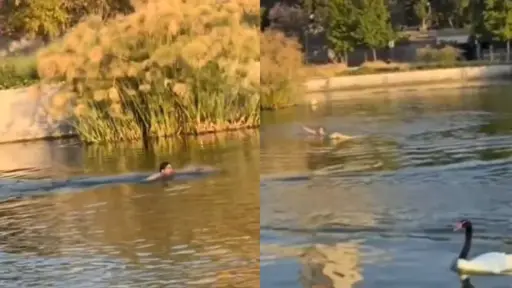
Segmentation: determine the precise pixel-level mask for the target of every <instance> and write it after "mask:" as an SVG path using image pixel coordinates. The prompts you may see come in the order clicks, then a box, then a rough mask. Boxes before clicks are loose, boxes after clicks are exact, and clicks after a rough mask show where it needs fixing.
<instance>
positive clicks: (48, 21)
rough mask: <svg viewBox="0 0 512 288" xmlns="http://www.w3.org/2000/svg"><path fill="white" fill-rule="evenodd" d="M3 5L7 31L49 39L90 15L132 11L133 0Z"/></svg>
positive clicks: (20, 0)
mask: <svg viewBox="0 0 512 288" xmlns="http://www.w3.org/2000/svg"><path fill="white" fill-rule="evenodd" d="M3 4H4V5H2V6H1V7H0V13H1V14H3V15H2V16H3V17H4V19H3V20H4V21H3V28H4V30H5V31H4V32H7V33H10V34H18V35H24V36H25V35H26V36H30V37H35V36H42V37H44V38H46V39H50V38H54V37H56V36H59V35H61V33H62V32H63V31H64V30H65V29H67V28H69V27H71V26H73V25H75V24H76V23H77V22H78V21H80V20H81V19H82V18H83V17H84V16H86V15H90V14H95V15H99V16H101V17H102V18H104V19H106V18H109V17H113V16H114V15H116V14H117V13H128V12H131V11H132V6H131V3H130V1H129V0H66V1H62V0H17V1H3Z"/></svg>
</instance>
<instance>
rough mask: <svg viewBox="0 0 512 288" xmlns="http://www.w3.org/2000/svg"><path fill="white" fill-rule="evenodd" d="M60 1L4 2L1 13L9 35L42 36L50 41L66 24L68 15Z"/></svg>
mask: <svg viewBox="0 0 512 288" xmlns="http://www.w3.org/2000/svg"><path fill="white" fill-rule="evenodd" d="M61 2H62V1H61V0H18V1H6V5H5V6H4V7H3V8H2V10H3V11H2V12H4V13H3V14H4V15H5V17H6V28H7V31H8V32H10V33H17V34H22V35H27V36H30V37H35V36H42V37H43V38H44V39H46V40H48V39H51V38H53V37H55V36H57V35H59V34H60V33H61V31H62V30H63V29H64V27H66V25H67V23H68V13H67V11H66V9H65V8H64V7H63V6H62V5H61Z"/></svg>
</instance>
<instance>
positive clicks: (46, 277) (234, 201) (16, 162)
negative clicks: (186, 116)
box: [0, 131, 259, 288]
mask: <svg viewBox="0 0 512 288" xmlns="http://www.w3.org/2000/svg"><path fill="white" fill-rule="evenodd" d="M151 148H152V149H151V150H150V151H144V150H143V149H141V148H140V147H136V146H133V145H132V146H131V147H128V146H126V145H118V146H109V147H106V146H90V147H81V146H79V145H76V144H73V143H70V142H32V143H26V144H5V145H2V146H0V170H2V171H3V172H2V179H0V186H1V191H0V198H2V197H3V198H7V197H8V196H12V194H18V196H24V195H25V196H26V195H32V194H31V193H32V192H41V193H38V194H37V195H38V196H37V197H25V198H22V199H20V198H18V199H17V200H11V201H7V202H1V203H0V287H98V288H100V287H257V286H258V281H259V264H258V262H259V256H258V255H259V245H258V242H259V226H258V222H259V186H258V175H259V174H258V171H259V135H258V131H249V132H243V133H237V134H236V135H233V134H230V135H218V136H216V137H213V136H207V137H201V138H199V139H196V140H187V141H186V142H179V141H176V140H169V141H168V142H166V143H160V144H159V145H157V144H155V145H154V146H152V147H151ZM164 160H169V161H170V162H171V163H173V164H174V166H176V167H178V168H179V167H182V166H185V165H187V164H195V165H208V166H213V167H215V168H218V169H220V170H221V172H220V173H218V174H213V175H208V176H205V177H198V178H197V179H184V180H180V181H177V182H172V183H167V184H164V183H153V184H133V183H132V184H130V183H129V181H127V183H124V184H123V181H121V180H120V178H122V177H124V176H123V175H131V174H133V173H148V172H154V171H155V167H157V166H158V163H159V162H160V161H164ZM49 178H51V179H52V180H49ZM109 178H111V181H110V182H111V183H108V182H109V181H106V182H107V183H104V184H105V185H99V186H91V185H89V184H88V183H91V181H89V182H88V181H85V182H79V183H81V184H80V185H82V186H80V185H74V187H73V189H71V188H70V189H66V187H64V188H62V187H61V188H60V189H57V190H52V189H51V184H52V181H53V182H55V183H62V181H63V179H64V180H65V179H71V180H70V182H73V181H74V180H73V179H81V180H84V179H86V180H94V179H103V180H102V181H103V182H105V181H104V179H109ZM128 178H129V177H128ZM13 179H16V180H18V182H20V183H21V182H23V181H25V180H26V179H30V181H36V182H37V181H41V187H44V189H43V190H42V191H28V190H27V189H25V188H26V187H25V186H23V187H25V188H24V189H19V187H21V186H19V185H14V184H12V182H13ZM92 182H94V181H92ZM100 182H101V181H100ZM31 183H34V182H31ZM18 184H19V183H18ZM30 187H33V188H34V189H35V190H37V187H34V185H33V184H32V186H30ZM0 200H1V199H0Z"/></svg>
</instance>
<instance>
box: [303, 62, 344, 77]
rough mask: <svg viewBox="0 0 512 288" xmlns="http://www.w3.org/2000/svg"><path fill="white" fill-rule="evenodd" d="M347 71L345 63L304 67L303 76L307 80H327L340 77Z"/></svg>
mask: <svg viewBox="0 0 512 288" xmlns="http://www.w3.org/2000/svg"><path fill="white" fill-rule="evenodd" d="M347 70H348V66H347V64H345V63H336V64H325V65H308V66H306V67H304V74H305V75H306V77H307V78H329V77H334V76H337V75H340V74H342V73H344V72H345V71H347Z"/></svg>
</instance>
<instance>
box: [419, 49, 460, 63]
mask: <svg viewBox="0 0 512 288" xmlns="http://www.w3.org/2000/svg"><path fill="white" fill-rule="evenodd" d="M460 55H461V51H460V50H459V49H457V48H454V47H452V46H445V47H444V48H441V49H435V48H431V47H425V48H420V49H418V50H417V54H416V57H417V60H418V61H420V62H425V63H440V64H443V65H453V64H455V62H457V60H458V59H459V57H460Z"/></svg>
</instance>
